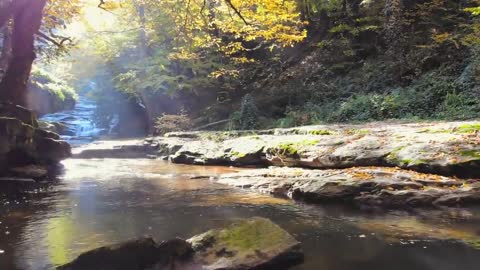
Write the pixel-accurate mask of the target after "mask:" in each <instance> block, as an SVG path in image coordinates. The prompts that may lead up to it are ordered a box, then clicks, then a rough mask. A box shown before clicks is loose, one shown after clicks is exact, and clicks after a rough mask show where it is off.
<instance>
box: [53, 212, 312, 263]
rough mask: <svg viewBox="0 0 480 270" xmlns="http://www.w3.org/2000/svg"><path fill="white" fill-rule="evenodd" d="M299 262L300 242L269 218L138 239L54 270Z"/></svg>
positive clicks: (90, 254) (301, 257) (88, 254)
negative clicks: (190, 233) (197, 232)
mask: <svg viewBox="0 0 480 270" xmlns="http://www.w3.org/2000/svg"><path fill="white" fill-rule="evenodd" d="M302 262H303V252H302V249H301V246H300V243H299V242H298V241H297V240H295V239H294V238H293V237H292V236H291V235H290V234H289V233H288V232H286V231H284V230H283V229H282V228H280V227H279V226H278V225H276V224H274V223H273V222H271V221H270V220H268V219H264V218H260V217H254V218H251V219H244V220H239V221H237V222H235V223H233V224H232V225H230V226H228V227H226V228H223V229H214V230H210V231H208V232H206V233H203V234H201V235H197V236H194V237H192V238H191V239H189V240H182V239H173V240H169V241H164V242H161V243H160V244H157V243H155V241H154V240H153V239H151V238H141V239H137V240H133V241H128V242H125V243H122V244H117V245H113V246H107V247H101V248H98V249H95V250H92V251H89V252H86V253H84V254H82V255H80V256H79V257H78V258H77V259H75V260H74V261H72V262H70V263H68V264H66V265H63V266H60V267H58V268H57V269H59V270H91V269H102V270H144V269H145V270H147V269H149V270H153V269H155V270H174V269H183V270H250V269H251V270H253V269H255V270H262V269H264V270H269V269H271V270H282V269H288V268H289V267H290V266H293V265H296V264H299V263H302Z"/></svg>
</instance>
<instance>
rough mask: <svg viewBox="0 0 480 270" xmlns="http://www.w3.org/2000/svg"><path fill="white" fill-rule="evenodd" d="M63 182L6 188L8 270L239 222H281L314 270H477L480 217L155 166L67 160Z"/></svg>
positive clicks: (307, 269)
mask: <svg viewBox="0 0 480 270" xmlns="http://www.w3.org/2000/svg"><path fill="white" fill-rule="evenodd" d="M64 166H65V173H64V175H63V176H61V177H60V178H59V179H58V183H56V184H35V185H34V186H26V184H22V185H23V186H10V187H8V188H7V187H5V188H4V187H3V186H2V191H1V194H2V195H0V196H1V197H0V222H1V224H0V250H2V251H3V253H2V254H0V269H12V270H15V269H26V270H30V269H35V270H36V269H51V268H52V267H53V266H55V265H59V264H63V263H66V262H68V261H69V260H71V259H73V258H75V257H76V256H78V255H79V254H80V253H82V252H84V251H87V250H90V249H92V248H96V247H99V246H103V245H108V244H112V243H116V242H121V241H125V240H128V239H131V238H136V237H139V236H143V235H151V236H153V237H154V238H155V239H157V240H162V239H171V238H174V237H177V236H178V237H183V238H188V237H190V236H192V235H195V234H199V233H202V232H204V231H206V230H209V229H211V228H216V227H222V226H225V225H227V224H229V223H230V222H231V221H232V220H235V219H238V218H248V217H253V216H262V217H266V218H269V219H271V220H273V221H274V222H275V223H277V224H279V225H280V226H281V227H283V228H284V229H286V230H287V231H288V232H290V233H291V234H292V235H294V236H295V237H296V238H297V239H298V240H299V241H301V242H302V243H303V247H304V250H305V253H306V259H305V263H304V264H303V265H300V266H298V267H295V268H294V269H296V270H314V269H315V270H316V269H347V270H348V269H402V270H403V269H405V268H408V269H409V270H416V269H422V270H423V269H435V270H439V269H440V270H442V269H472V270H473V269H478V265H480V256H479V255H480V251H479V248H480V245H479V243H480V232H479V229H478V224H480V209H475V208H472V209H454V210H448V211H441V210H418V211H417V212H413V213H412V212H406V211H400V210H394V211H382V212H377V211H360V210H357V209H354V208H350V207H342V206H336V205H329V206H311V205H302V204H295V203H292V202H291V201H289V200H285V199H281V198H273V197H270V196H267V195H259V194H254V193H250V192H248V191H245V190H240V189H232V188H230V187H226V186H223V185H219V184H216V183H214V182H213V181H212V180H209V179H191V178H192V177H193V176H198V175H202V176H205V175H207V176H215V175H218V174H221V173H225V172H230V171H232V170H234V169H230V168H221V167H194V166H185V165H172V164H169V163H166V162H162V161H154V160H108V159H106V160H67V161H65V162H64Z"/></svg>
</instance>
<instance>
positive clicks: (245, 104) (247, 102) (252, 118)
mask: <svg viewBox="0 0 480 270" xmlns="http://www.w3.org/2000/svg"><path fill="white" fill-rule="evenodd" d="M229 126H230V129H231V130H234V129H240V130H250V129H256V128H258V126H259V113H258V109H257V106H256V105H255V101H254V99H253V97H252V95H250V94H246V95H245V96H244V97H243V98H242V105H241V108H240V111H238V112H234V113H232V114H231V116H230V125H229Z"/></svg>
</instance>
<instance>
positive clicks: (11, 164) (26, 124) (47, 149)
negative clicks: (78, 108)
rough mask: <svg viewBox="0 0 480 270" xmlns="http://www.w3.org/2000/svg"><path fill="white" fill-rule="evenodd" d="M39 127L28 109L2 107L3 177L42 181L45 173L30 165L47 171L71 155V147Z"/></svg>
mask: <svg viewBox="0 0 480 270" xmlns="http://www.w3.org/2000/svg"><path fill="white" fill-rule="evenodd" d="M37 126H38V122H37V120H36V117H35V115H34V114H33V113H32V112H30V111H28V110H27V109H25V108H22V107H19V106H13V105H9V104H0V176H10V175H11V174H13V175H17V176H18V175H20V176H23V175H26V176H27V177H33V178H41V177H43V176H45V175H46V173H44V171H43V169H39V167H36V168H35V169H33V167H29V165H39V166H42V168H46V167H48V166H49V165H53V164H55V163H58V162H59V161H60V160H62V159H65V158H68V157H69V156H70V155H71V149H70V145H68V143H66V142H64V141H61V140H60V136H59V135H58V134H56V133H53V132H50V131H47V130H43V129H40V128H37ZM19 167H22V168H23V169H24V170H25V172H24V173H22V172H21V170H22V169H18V168H19ZM12 168H16V169H12Z"/></svg>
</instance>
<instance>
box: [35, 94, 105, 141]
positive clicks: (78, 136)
mask: <svg viewBox="0 0 480 270" xmlns="http://www.w3.org/2000/svg"><path fill="white" fill-rule="evenodd" d="M95 109H96V105H95V102H93V101H92V100H90V99H88V98H86V97H80V98H79V99H78V100H77V103H76V105H75V108H74V109H73V110H70V111H62V112H57V113H52V114H47V115H44V116H43V117H41V118H40V120H43V121H47V122H57V123H60V124H63V125H65V127H66V129H65V130H62V132H60V133H61V134H60V135H61V137H62V139H63V140H66V141H68V142H69V143H70V144H72V145H79V144H84V143H88V142H91V141H93V140H94V139H96V138H98V137H99V136H100V135H102V134H105V133H106V132H108V131H107V130H105V129H102V128H98V127H96V126H95V123H94V121H93V117H94V111H95Z"/></svg>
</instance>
